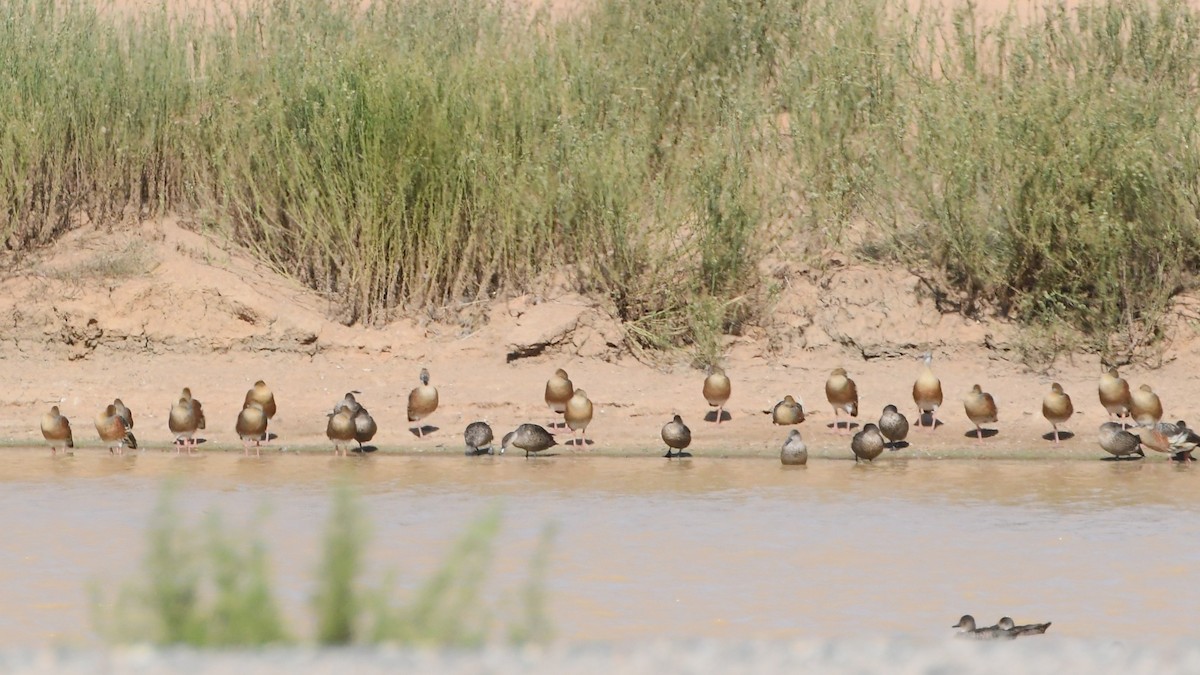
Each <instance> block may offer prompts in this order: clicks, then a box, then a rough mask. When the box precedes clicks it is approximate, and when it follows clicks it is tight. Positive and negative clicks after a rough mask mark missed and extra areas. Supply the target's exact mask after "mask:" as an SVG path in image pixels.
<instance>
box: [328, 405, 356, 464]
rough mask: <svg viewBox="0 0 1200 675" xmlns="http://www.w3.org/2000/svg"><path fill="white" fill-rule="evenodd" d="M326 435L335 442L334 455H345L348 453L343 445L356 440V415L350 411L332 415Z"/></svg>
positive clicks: (340, 411)
mask: <svg viewBox="0 0 1200 675" xmlns="http://www.w3.org/2000/svg"><path fill="white" fill-rule="evenodd" d="M325 435H326V436H327V437H329V440H331V441H333V454H334V455H344V454H345V453H346V451H345V449H344V448H342V445H344V444H348V443H349V442H350V441H352V440H354V415H351V414H350V411H349V410H339V411H338V412H337V413H334V414H330V415H329V421H328V422H327V423H326V424H325Z"/></svg>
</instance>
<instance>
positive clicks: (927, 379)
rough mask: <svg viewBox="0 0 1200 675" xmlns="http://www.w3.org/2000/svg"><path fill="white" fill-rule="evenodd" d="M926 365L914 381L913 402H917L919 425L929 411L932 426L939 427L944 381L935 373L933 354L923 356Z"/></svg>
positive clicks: (928, 353) (927, 353)
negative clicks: (939, 409)
mask: <svg viewBox="0 0 1200 675" xmlns="http://www.w3.org/2000/svg"><path fill="white" fill-rule="evenodd" d="M922 360H923V361H924V362H925V367H924V368H923V369H922V370H921V374H920V375H918V376H917V381H916V382H913V389H912V394H913V403H916V404H917V426H921V422H922V418H923V417H924V416H925V413H929V419H930V426H931V427H932V428H934V429H937V411H938V408H940V407H941V406H942V381H941V380H939V379H938V378H937V376H936V375H934V374H933V369H932V368H930V365H931V364H932V363H933V354H932V353H930V352H926V353H925V355H924V356H923V357H922Z"/></svg>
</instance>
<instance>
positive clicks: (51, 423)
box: [42, 406, 75, 455]
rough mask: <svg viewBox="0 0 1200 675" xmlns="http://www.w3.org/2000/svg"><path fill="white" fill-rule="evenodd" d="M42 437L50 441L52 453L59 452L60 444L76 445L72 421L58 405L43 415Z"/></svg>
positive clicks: (66, 446) (64, 450)
mask: <svg viewBox="0 0 1200 675" xmlns="http://www.w3.org/2000/svg"><path fill="white" fill-rule="evenodd" d="M42 438H45V439H46V440H47V441H48V442H49V443H50V454H51V455H56V454H58V446H60V445H61V446H63V452H66V449H67V448H74V447H75V438H74V437H73V436H72V435H71V421H70V420H68V419H67V418H66V417H65V416H64V415H63V414H62V413H60V412H59V411H58V406H51V407H50V411H49V412H47V413H46V414H45V415H42Z"/></svg>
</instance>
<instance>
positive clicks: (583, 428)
mask: <svg viewBox="0 0 1200 675" xmlns="http://www.w3.org/2000/svg"><path fill="white" fill-rule="evenodd" d="M563 418H564V419H565V420H566V422H567V427H569V428H570V429H571V437H572V440H573V441H574V443H575V445H587V428H588V424H591V422H592V402H591V400H589V399H588V396H587V392H586V391H584V390H582V389H576V390H575V393H574V394H573V395H572V396H571V398H570V399H568V400H567V409H566V410H565V411H563ZM576 431H578V432H579V438H578V439H575V432H576Z"/></svg>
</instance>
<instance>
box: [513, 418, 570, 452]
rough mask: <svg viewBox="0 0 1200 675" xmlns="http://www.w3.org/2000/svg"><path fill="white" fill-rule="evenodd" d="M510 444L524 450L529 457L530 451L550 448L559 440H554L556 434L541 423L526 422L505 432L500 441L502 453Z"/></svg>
mask: <svg viewBox="0 0 1200 675" xmlns="http://www.w3.org/2000/svg"><path fill="white" fill-rule="evenodd" d="M510 445H511V446H513V447H516V448H520V449H522V450H524V451H525V456H526V457H529V453H531V452H534V453H537V452H542V451H543V450H548V449H549V448H552V447H554V446H556V445H558V441H556V440H554V436H553V435H552V434H551V433H550V432H549V431H546V429H545V428H543V427H542V426H541V425H539V424H530V423H525V424H522V425H521V426H519V427H517V428H516V429H514V430H512V431H510V432H508V433H507V434H504V438H503V439H502V440H501V441H500V452H501V454H503V453H504V450H505V449H506V448H508V446H510Z"/></svg>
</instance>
